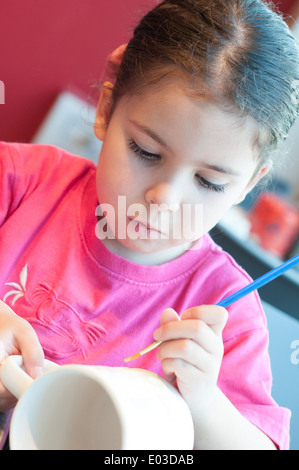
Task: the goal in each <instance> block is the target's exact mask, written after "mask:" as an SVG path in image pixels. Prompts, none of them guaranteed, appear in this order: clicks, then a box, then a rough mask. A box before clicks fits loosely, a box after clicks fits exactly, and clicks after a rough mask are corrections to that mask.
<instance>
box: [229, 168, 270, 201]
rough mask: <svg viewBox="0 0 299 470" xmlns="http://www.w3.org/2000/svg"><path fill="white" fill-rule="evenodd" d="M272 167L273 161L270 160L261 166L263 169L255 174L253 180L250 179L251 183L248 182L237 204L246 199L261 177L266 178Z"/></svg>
mask: <svg viewBox="0 0 299 470" xmlns="http://www.w3.org/2000/svg"><path fill="white" fill-rule="evenodd" d="M271 168H272V162H271V161H269V162H267V166H265V167H263V168H261V170H260V171H259V172H258V173H257V174H256V175H255V177H254V178H252V180H251V181H250V183H248V185H247V186H246V188H245V190H244V191H243V192H242V193H241V194H240V197H239V198H238V200H237V201H236V202H235V205H237V204H240V203H241V202H243V201H244V199H245V198H246V196H247V194H249V193H250V191H252V190H253V188H254V187H255V186H256V185H257V184H258V183H259V182H260V181H261V179H262V178H264V177H265V176H266V175H267V174H268V173H269V171H270V170H271Z"/></svg>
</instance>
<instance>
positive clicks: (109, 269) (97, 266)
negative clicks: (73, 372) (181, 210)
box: [0, 143, 290, 449]
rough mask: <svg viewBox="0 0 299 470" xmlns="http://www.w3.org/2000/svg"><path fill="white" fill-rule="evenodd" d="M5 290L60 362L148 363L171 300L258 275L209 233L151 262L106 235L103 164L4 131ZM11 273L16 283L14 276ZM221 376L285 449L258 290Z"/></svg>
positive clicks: (284, 421) (225, 290)
mask: <svg viewBox="0 0 299 470" xmlns="http://www.w3.org/2000/svg"><path fill="white" fill-rule="evenodd" d="M0 191H1V193H0V194H1V198H0V298H1V299H2V300H5V302H6V303H7V304H8V305H9V306H10V307H11V308H13V310H14V311H15V312H16V313H17V314H18V315H20V316H22V317H23V318H25V319H26V320H28V321H29V322H30V323H31V325H32V326H33V327H34V329H35V331H36V332H37V334H38V337H39V340H40V342H41V344H42V346H43V349H44V351H45V356H46V358H47V359H50V360H52V361H54V362H57V363H59V364H67V363H83V364H100V365H108V366H125V365H126V366H129V367H138V368H145V369H149V370H152V371H155V372H157V373H159V374H162V370H161V365H160V363H159V361H158V360H157V358H156V352H155V351H152V352H151V353H149V354H147V355H146V356H143V357H141V358H140V359H138V360H136V361H134V362H131V363H128V364H125V363H124V359H125V358H126V357H128V356H131V355H132V354H134V353H136V352H137V351H139V350H140V349H142V348H143V347H145V346H147V345H148V344H150V343H151V342H152V341H153V336H152V335H153V332H154V330H155V329H156V328H157V327H158V326H159V323H160V317H161V313H162V311H163V309H165V308H167V307H172V308H174V309H175V310H176V311H177V312H178V313H179V314H181V313H182V312H183V311H184V310H186V309H187V308H190V307H193V306H197V305H202V304H216V303H217V302H219V301H220V300H221V299H223V298H224V297H226V296H228V295H230V294H232V293H233V292H235V291H236V290H237V289H239V288H241V287H243V286H244V285H246V284H248V282H250V278H249V276H248V275H247V274H246V273H245V272H244V271H243V270H242V269H241V268H240V267H239V266H238V265H237V264H236V263H235V261H234V260H233V259H232V258H231V257H230V256H229V255H228V254H227V253H225V252H224V251H222V249H221V248H220V247H218V246H217V245H216V244H215V243H214V242H213V241H212V239H211V238H210V236H208V235H206V236H204V238H203V240H202V241H201V242H200V243H199V244H198V246H197V250H192V251H188V252H186V253H185V254H184V255H182V256H181V257H179V258H177V259H175V260H173V261H171V262H169V263H166V264H164V265H161V266H141V265H138V264H135V263H132V262H130V261H127V260H126V259H123V258H121V257H119V256H117V255H115V254H113V253H111V252H109V251H108V250H107V248H106V247H105V246H104V245H103V243H102V242H101V241H100V240H98V239H97V237H96V235H95V228H96V223H97V219H96V216H95V211H96V207H97V205H98V202H97V195H96V186H95V166H94V165H93V164H92V163H91V162H89V161H87V160H85V159H83V158H79V157H75V156H73V155H70V154H68V153H66V152H65V151H63V150H61V149H58V148H55V147H50V146H37V145H24V144H6V143H0ZM8 283H9V284H8ZM228 311H229V319H228V322H227V325H226V327H225V330H224V333H223V340H224V348H225V353H224V358H223V362H222V367H221V371H220V375H219V383H218V384H219V387H220V389H221V390H222V391H223V392H224V394H225V395H226V396H227V397H228V399H229V400H230V401H231V402H232V403H233V404H234V406H235V407H236V408H237V409H238V410H239V411H240V412H241V413H242V414H243V415H244V416H245V417H246V418H247V419H248V420H249V421H251V422H252V423H253V424H254V425H256V426H257V427H258V428H260V429H261V430H262V431H263V432H264V433H265V434H267V435H268V436H269V437H270V438H271V439H272V440H273V441H274V442H275V443H276V445H277V446H278V447H279V448H281V449H287V448H288V445H289V422H290V412H289V411H288V410H286V409H284V408H280V407H278V406H277V405H276V403H275V402H274V401H273V399H272V398H271V370H270V363H269V356H268V333H267V325H266V320H265V315H264V313H263V310H262V307H261V303H260V299H259V297H258V294H257V293H253V294H251V295H249V296H247V297H246V298H244V299H242V300H240V301H238V302H237V303H235V304H234V305H232V306H231V307H230V308H229V309H228Z"/></svg>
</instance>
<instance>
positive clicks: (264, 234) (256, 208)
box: [0, 0, 299, 449]
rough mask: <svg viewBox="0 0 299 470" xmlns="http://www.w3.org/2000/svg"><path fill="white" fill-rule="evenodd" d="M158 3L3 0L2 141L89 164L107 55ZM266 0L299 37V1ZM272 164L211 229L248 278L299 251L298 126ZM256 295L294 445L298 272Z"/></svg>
mask: <svg viewBox="0 0 299 470" xmlns="http://www.w3.org/2000/svg"><path fill="white" fill-rule="evenodd" d="M156 3H158V2H157V0H109V1H104V0H84V1H83V0H1V4H0V84H1V85H2V89H3V86H4V100H1V99H0V140H3V141H15V142H25V143H26V142H37V143H48V144H53V145H58V146H61V147H63V148H65V149H67V150H69V151H71V152H73V153H76V154H79V155H82V156H83V157H85V158H89V159H91V160H93V161H94V162H95V163H96V162H97V159H98V155H99V152H100V143H99V142H98V141H97V140H96V138H95V137H94V134H93V120H94V116H95V106H96V103H97V99H98V94H99V91H98V90H99V88H98V84H99V82H100V81H101V78H102V76H103V70H104V64H105V60H106V57H107V56H108V54H109V53H110V52H112V51H113V50H114V49H115V48H116V47H118V46H119V45H120V44H123V43H126V42H128V40H129V38H130V36H131V34H132V30H133V29H134V27H135V25H136V24H137V23H138V21H139V19H140V17H141V16H142V15H144V14H145V13H146V11H148V10H149V9H150V8H152V7H153V6H154V5H155V4H156ZM273 3H274V4H275V6H276V8H277V9H278V10H279V11H280V12H281V13H282V14H283V15H284V17H285V20H286V21H287V22H288V24H289V26H290V27H291V28H292V30H293V32H294V34H295V36H296V37H297V38H298V40H299V24H298V22H297V19H298V17H299V1H298V0H275V1H274V2H273ZM298 88H299V84H298ZM0 92H1V90H0ZM298 99H299V90H298ZM3 101H4V103H3V104H1V103H2V102H3ZM282 157H283V158H282ZM278 160H279V161H281V164H279V165H278V167H277V168H276V169H275V171H274V173H273V176H272V179H271V181H270V182H269V185H268V187H267V188H265V187H263V186H261V187H260V188H257V189H256V190H255V191H254V192H253V193H252V194H250V195H249V196H248V198H247V199H246V200H245V201H244V203H243V204H242V205H241V206H238V207H236V208H233V209H232V210H231V211H230V212H229V213H228V214H227V215H226V216H225V217H224V218H223V220H222V221H221V222H220V223H219V225H218V226H217V227H216V228H215V229H214V230H213V231H212V236H213V237H214V238H215V240H216V241H217V242H218V243H219V244H220V245H222V246H223V248H224V249H226V250H227V251H229V252H230V253H231V254H232V255H233V256H234V257H235V258H236V259H237V261H238V262H239V263H240V264H241V265H242V266H243V267H244V268H245V269H246V270H247V271H248V272H249V274H251V276H252V277H253V278H256V277H258V276H259V275H262V274H263V273H264V272H266V271H267V270H269V269H271V268H272V267H275V266H277V265H278V264H279V263H281V262H282V261H283V260H285V259H287V258H289V257H290V256H292V255H295V254H298V253H299V185H298V181H299V122H297V123H296V125H295V126H294V128H293V130H292V132H291V135H290V137H289V138H288V140H287V142H286V143H285V145H284V146H283V148H281V149H279V152H278ZM260 294H261V297H262V300H263V303H264V307H265V311H266V314H267V318H268V324H269V331H270V355H271V360H272V368H273V377H274V383H273V395H274V398H275V399H276V400H277V401H278V402H279V404H280V405H281V406H286V407H288V408H290V409H291V410H292V412H293V418H292V430H291V448H292V449H299V399H298V396H299V305H298V304H299V270H296V269H293V270H292V271H291V272H289V273H287V274H286V275H285V276H283V277H282V278H280V279H279V280H277V281H275V282H273V283H272V284H271V285H269V286H267V287H264V288H263V289H261V291H260ZM297 352H298V353H297Z"/></svg>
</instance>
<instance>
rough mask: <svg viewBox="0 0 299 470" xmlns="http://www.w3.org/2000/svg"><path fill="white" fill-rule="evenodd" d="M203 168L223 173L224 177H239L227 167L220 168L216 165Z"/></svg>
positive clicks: (238, 174) (236, 172)
mask: <svg viewBox="0 0 299 470" xmlns="http://www.w3.org/2000/svg"><path fill="white" fill-rule="evenodd" d="M204 166H205V167H206V168H208V169H209V170H214V171H218V172H219V173H225V174H226V175H232V176H240V173H239V172H238V171H235V170H233V169H232V168H229V167H222V166H218V165H204Z"/></svg>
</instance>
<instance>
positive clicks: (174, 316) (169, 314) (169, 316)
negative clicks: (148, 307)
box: [160, 308, 181, 325]
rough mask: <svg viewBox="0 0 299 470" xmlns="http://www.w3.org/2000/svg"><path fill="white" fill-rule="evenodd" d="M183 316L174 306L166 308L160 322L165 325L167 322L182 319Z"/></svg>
mask: <svg viewBox="0 0 299 470" xmlns="http://www.w3.org/2000/svg"><path fill="white" fill-rule="evenodd" d="M180 320H181V318H180V316H179V315H178V313H177V312H176V311H175V310H174V309H173V308H166V309H165V310H164V311H163V313H162V316H161V320H160V323H161V325H164V324H165V323H169V322H172V321H180Z"/></svg>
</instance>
